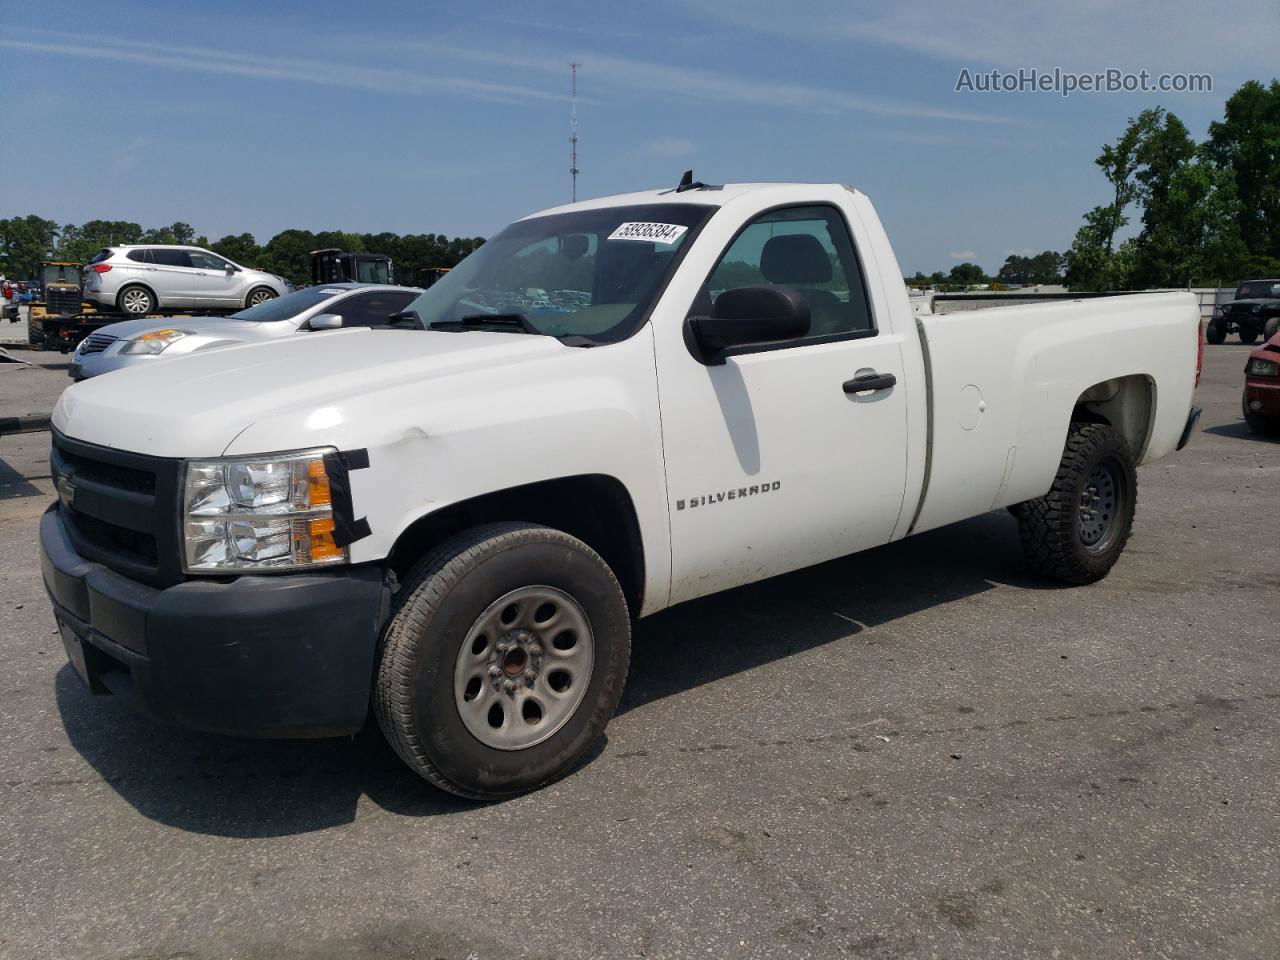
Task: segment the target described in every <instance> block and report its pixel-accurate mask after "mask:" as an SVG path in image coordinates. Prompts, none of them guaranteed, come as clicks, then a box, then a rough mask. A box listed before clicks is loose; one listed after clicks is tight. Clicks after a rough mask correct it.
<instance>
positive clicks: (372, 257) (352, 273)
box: [311, 247, 395, 283]
mask: <svg viewBox="0 0 1280 960" xmlns="http://www.w3.org/2000/svg"><path fill="white" fill-rule="evenodd" d="M311 282H312V283H394V282H395V281H394V280H393V279H392V274H391V258H390V257H388V256H386V255H385V254H381V253H344V252H343V251H341V250H339V249H338V248H337V247H329V248H327V249H324V250H312V251H311Z"/></svg>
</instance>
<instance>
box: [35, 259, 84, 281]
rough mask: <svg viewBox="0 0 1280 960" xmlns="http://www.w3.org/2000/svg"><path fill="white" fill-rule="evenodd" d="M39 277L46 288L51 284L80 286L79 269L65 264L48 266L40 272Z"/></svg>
mask: <svg viewBox="0 0 1280 960" xmlns="http://www.w3.org/2000/svg"><path fill="white" fill-rule="evenodd" d="M40 277H41V279H42V280H43V281H44V283H45V285H46V286H48V285H49V284H51V283H74V284H76V285H77V286H79V284H80V268H79V267H76V266H67V265H65V264H48V265H47V266H45V267H44V268H43V269H42V270H41V271H40Z"/></svg>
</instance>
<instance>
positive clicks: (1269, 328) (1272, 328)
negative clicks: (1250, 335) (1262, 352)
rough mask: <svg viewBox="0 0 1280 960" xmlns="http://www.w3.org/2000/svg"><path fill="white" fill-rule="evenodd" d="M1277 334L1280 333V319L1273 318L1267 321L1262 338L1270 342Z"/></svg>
mask: <svg viewBox="0 0 1280 960" xmlns="http://www.w3.org/2000/svg"><path fill="white" fill-rule="evenodd" d="M1277 333H1280V317H1272V318H1271V319H1270V320H1268V321H1267V325H1266V326H1265V327H1263V328H1262V336H1263V337H1264V338H1265V339H1267V340H1270V339H1271V338H1272V337H1274V336H1275V335H1276V334H1277Z"/></svg>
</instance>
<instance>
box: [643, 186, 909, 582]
mask: <svg viewBox="0 0 1280 960" xmlns="http://www.w3.org/2000/svg"><path fill="white" fill-rule="evenodd" d="M760 284H777V285H781V286H787V287H790V288H791V289H793V290H795V291H796V292H798V293H799V294H800V295H801V296H802V297H803V298H804V299H805V301H806V302H807V303H808V305H809V308H810V318H811V320H810V329H809V332H808V333H807V334H805V335H804V336H801V337H797V338H795V339H793V340H787V341H781V342H773V343H768V344H757V345H754V346H749V347H737V348H734V349H733V350H731V351H728V352H726V354H725V355H724V356H723V357H722V359H723V363H718V364H711V365H706V364H704V363H701V362H699V360H698V359H697V358H695V356H694V355H693V353H692V351H691V350H689V349H688V348H687V346H686V345H685V343H684V342H683V340H682V339H681V338H678V337H675V336H671V335H670V333H671V332H672V331H670V329H669V328H667V327H665V326H664V335H663V336H662V337H661V338H660V339H661V346H660V347H659V351H658V380H659V390H660V396H661V398H662V425H663V446H664V449H665V453H666V466H667V488H668V506H669V512H670V517H671V563H672V580H671V603H679V602H681V601H683V600H688V599H691V598H693V597H697V596H702V595H705V594H709V593H714V592H716V591H719V590H724V589H728V588H730V587H734V586H738V585H740V584H744V583H750V582H752V581H755V580H760V579H763V578H765V577H770V576H774V575H776V574H780V573H785V572H787V571H790V570H795V569H799V568H801V567H805V566H809V565H811V564H815V563H821V562H823V561H825V560H830V559H832V558H834V557H839V556H843V555H845V554H849V553H853V552H855V551H858V550H862V549H866V548H868V547H874V546H878V545H880V544H883V543H887V542H888V541H889V540H890V538H891V537H892V534H893V530H894V527H895V524H896V522H897V520H898V515H899V512H900V510H901V508H902V499H903V494H904V489H905V482H906V456H907V430H906V427H907V409H906V395H905V390H904V387H903V384H902V380H903V374H904V371H903V361H902V353H901V350H900V345H899V338H898V337H895V336H894V335H892V334H891V332H889V331H887V330H881V329H879V328H878V327H877V325H876V317H875V316H874V315H873V312H872V308H871V305H870V298H869V297H868V296H867V292H866V289H865V281H864V277H863V272H862V268H861V265H860V262H859V259H858V257H857V254H856V250H855V247H854V244H853V238H852V236H851V234H850V231H849V228H848V225H847V221H846V219H845V217H844V215H843V214H842V212H841V211H840V209H839V208H838V207H836V206H834V205H828V204H822V205H814V206H805V207H790V208H783V209H779V210H773V211H770V212H768V213H765V214H761V215H760V216H758V217H756V218H755V219H754V220H752V221H751V222H749V223H748V224H747V225H746V226H745V227H744V228H743V229H742V230H741V231H739V233H738V234H737V236H736V237H735V238H734V239H733V240H732V241H731V242H730V243H729V245H728V247H727V248H726V249H725V250H724V252H723V253H722V254H721V256H720V259H719V261H718V262H717V263H716V266H715V267H714V269H713V270H712V271H711V273H710V275H709V276H708V277H707V280H706V283H705V284H704V286H703V288H702V289H701V291H700V292H699V293H698V295H697V298H696V300H695V302H694V303H692V304H690V307H689V312H690V313H693V314H699V313H702V314H705V313H707V312H710V310H711V308H712V304H713V303H714V301H715V298H716V297H717V296H718V295H720V294H721V293H723V292H724V291H725V290H728V289H733V288H735V287H741V286H754V285H760ZM872 371H874V372H876V373H879V374H892V375H893V376H894V378H895V379H896V381H897V383H896V385H895V386H891V387H886V388H882V389H879V390H876V391H871V392H862V393H850V392H846V387H845V384H846V383H847V382H849V381H851V380H852V379H853V378H854V377H855V376H858V375H860V374H865V373H868V372H872Z"/></svg>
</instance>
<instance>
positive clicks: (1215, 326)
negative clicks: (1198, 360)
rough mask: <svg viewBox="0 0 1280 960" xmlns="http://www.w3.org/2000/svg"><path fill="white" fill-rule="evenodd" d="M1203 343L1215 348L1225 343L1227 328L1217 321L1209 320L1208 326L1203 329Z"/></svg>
mask: <svg viewBox="0 0 1280 960" xmlns="http://www.w3.org/2000/svg"><path fill="white" fill-rule="evenodd" d="M1204 342H1205V343H1212V344H1214V345H1215V346H1216V345H1217V344H1219V343H1226V342H1227V328H1226V326H1225V325H1223V324H1221V323H1219V322H1218V321H1217V320H1210V321H1209V325H1208V326H1207V327H1205V328H1204Z"/></svg>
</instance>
